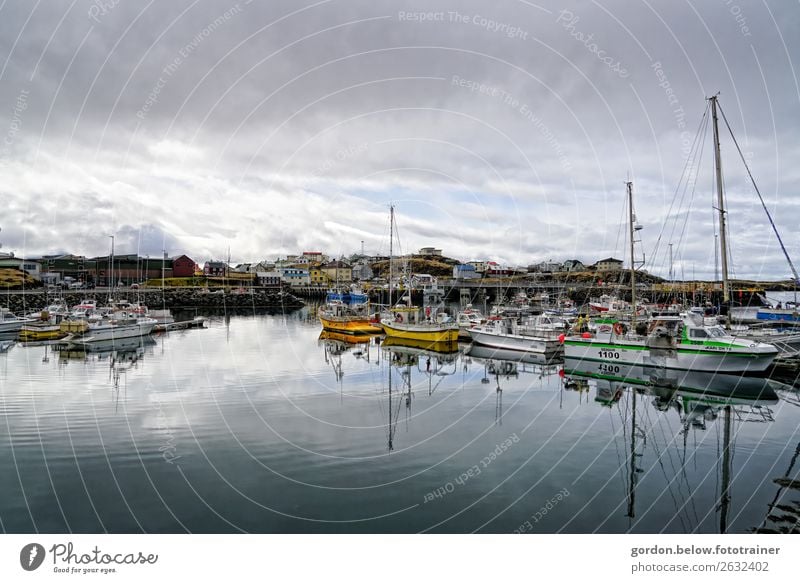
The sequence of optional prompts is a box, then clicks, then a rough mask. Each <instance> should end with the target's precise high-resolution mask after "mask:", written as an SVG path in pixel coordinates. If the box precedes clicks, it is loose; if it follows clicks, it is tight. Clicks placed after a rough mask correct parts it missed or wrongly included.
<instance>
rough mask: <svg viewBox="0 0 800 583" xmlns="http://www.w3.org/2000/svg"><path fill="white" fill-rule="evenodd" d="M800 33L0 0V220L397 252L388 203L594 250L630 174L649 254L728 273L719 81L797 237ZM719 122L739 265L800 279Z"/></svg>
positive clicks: (255, 244)
mask: <svg viewBox="0 0 800 583" xmlns="http://www.w3.org/2000/svg"><path fill="white" fill-rule="evenodd" d="M799 56H800V4H798V3H797V2H794V1H792V2H771V3H766V2H757V1H750V0H730V1H729V0H718V1H715V0H711V1H702V2H700V1H694V2H689V1H681V0H679V1H676V2H654V1H653V0H642V1H634V2H630V1H626V0H603V1H599V2H568V3H566V4H564V3H555V2H529V1H527V0H500V1H499V2H493V3H488V2H485V1H471V0H458V1H456V0H424V1H423V0H418V1H413V0H408V1H406V0H395V1H390V0H363V1H357V0H318V1H313V0H312V1H306V0H272V1H270V2H268V3H267V2H257V1H253V2H249V1H248V0H240V1H239V2H231V1H230V0H227V1H216V0H171V1H169V2H167V1H160V2H158V1H150V2H142V1H139V2H134V1H132V0H94V1H88V0H74V1H68V0H53V1H46V2H43V1H41V0H39V1H33V0H0V205H1V207H0V208H2V214H0V228H2V231H0V242H1V243H2V244H3V250H4V251H9V250H14V251H15V252H16V253H17V254H18V255H28V256H36V255H39V254H44V253H56V252H62V251H68V252H73V253H79V254H87V255H94V254H100V253H105V252H107V250H108V247H109V241H110V240H109V238H108V235H109V234H114V235H115V237H116V249H117V251H118V252H120V253H123V252H124V253H136V252H139V253H141V254H142V255H144V254H150V255H157V254H160V253H161V252H162V251H161V250H162V249H166V250H167V252H168V253H170V255H175V254H179V253H187V254H189V255H191V256H192V257H193V258H194V259H195V260H197V261H201V262H202V261H204V260H206V259H210V258H223V257H225V256H226V255H227V253H228V248H230V253H231V257H232V259H233V260H234V261H250V260H256V259H262V258H274V257H277V256H279V255H280V254H286V253H293V252H297V251H303V250H316V249H320V250H324V251H327V252H329V253H331V254H340V253H344V254H349V253H351V252H354V251H357V250H358V249H360V247H361V241H364V246H365V249H366V251H367V252H376V253H377V252H384V253H385V252H386V251H387V250H388V207H389V204H390V202H393V203H394V204H395V206H396V213H397V224H398V228H399V239H400V244H401V245H402V247H403V250H404V251H407V250H414V249H416V248H418V247H421V246H428V245H433V246H436V247H441V248H442V249H443V250H444V252H445V254H447V255H450V256H453V257H458V258H461V259H463V260H469V259H478V258H481V259H484V258H488V259H495V260H498V261H501V262H504V263H511V264H523V265H526V264H528V263H531V262H534V261H541V260H547V259H567V258H578V259H581V260H583V261H586V262H594V261H596V260H597V259H600V258H603V257H606V256H609V255H615V256H617V257H622V256H623V254H624V253H625V245H626V243H625V237H624V228H623V227H624V222H623V220H624V212H625V206H624V205H625V181H626V180H628V179H630V180H632V181H633V184H634V192H635V203H634V204H635V209H636V213H637V218H638V220H639V222H640V223H641V224H642V225H643V227H644V228H643V230H642V231H641V238H642V243H641V245H640V246H639V251H638V252H639V253H641V252H644V253H645V256H646V259H647V268H648V269H650V270H651V271H653V272H657V273H662V274H665V273H666V272H667V270H668V260H667V255H668V253H667V252H666V250H667V249H668V246H669V244H670V243H672V249H673V256H674V270H675V273H676V274H677V275H678V276H680V275H681V274H683V275H684V276H685V277H687V278H689V277H691V276H692V274H695V275H696V276H697V277H704V276H710V275H712V274H713V272H714V230H715V226H716V225H715V222H714V215H715V212H716V211H715V210H714V204H713V198H712V197H713V195H714V185H713V181H712V180H713V166H712V163H713V154H712V151H711V149H710V148H711V143H712V140H711V138H710V136H709V135H708V131H705V132H700V133H699V134H698V127H700V126H701V125H703V126H705V124H701V120H702V119H703V115H704V113H705V111H706V106H707V102H706V97H708V96H710V95H713V94H716V93H717V92H719V94H720V103H721V105H722V108H723V110H724V112H725V113H726V116H727V119H728V121H729V122H730V124H731V126H732V128H733V131H734V133H735V135H736V137H737V139H738V140H739V144H740V146H741V148H742V150H743V152H744V153H745V156H746V158H747V159H748V160H749V163H750V165H751V169H752V171H753V175H754V176H755V178H756V181H757V183H758V185H759V188H760V190H761V193H762V194H763V196H764V199H765V201H766V203H767V206H768V208H769V209H770V211H771V212H772V213H773V215H774V218H775V221H776V223H777V225H778V229H779V231H780V233H781V235H782V237H783V239H784V242H785V244H786V246H787V249H788V252H789V254H790V255H792V256H800V234H799V233H798V229H797V224H798V218H800V196H798V195H799V194H800V163H799V162H800V145H799V144H798V139H797V136H798V135H800V88H799V86H798V72H797V71H796V69H795V64H797V62H798V60H799V59H798V57H799ZM722 129H723V133H722V140H721V141H722V152H723V170H724V174H725V176H724V183H725V186H726V196H727V206H728V209H729V211H730V212H729V220H730V225H729V227H730V236H731V247H732V249H731V251H732V271H733V273H734V274H735V275H737V276H742V277H744V276H753V277H758V276H760V277H776V278H784V277H788V276H789V274H790V271H789V269H788V266H787V262H786V260H785V259H784V257H783V255H782V253H781V250H780V247H779V246H778V244H777V241H776V239H775V237H774V236H773V234H772V232H771V229H770V227H769V223H768V221H767V219H766V215H765V213H764V211H763V209H762V208H761V205H760V203H759V201H758V198H757V196H756V194H755V192H754V191H753V189H752V188H751V187H750V185H749V182H748V180H747V175H746V173H745V170H744V167H743V165H742V164H741V162H739V161H738V157H737V155H736V151H735V147H734V146H733V144H732V142H731V140H730V136H729V135H728V134H727V130H726V129H725V128H724V124H723V127H722ZM696 135H699V137H698V140H699V142H698V143H702V144H703V148H701V154H698V155H695V156H691V158H692V160H693V162H694V163H695V164H692V165H691V166H692V171H691V172H689V180H688V184H687V183H686V179H685V176H684V167H685V165H686V162H687V155H689V151H690V150H691V146H692V144H693V143H694V141H695V137H696ZM682 181H683V182H682ZM676 193H677V194H676ZM798 262H800V257H798Z"/></svg>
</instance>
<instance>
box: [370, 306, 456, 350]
mask: <svg viewBox="0 0 800 583" xmlns="http://www.w3.org/2000/svg"><path fill="white" fill-rule="evenodd" d="M381 327H382V328H383V331H384V332H385V333H386V336H387V337H388V338H399V339H403V340H420V341H423V342H458V330H459V328H458V324H456V323H455V322H453V321H445V320H443V319H440V318H439V319H435V318H432V317H431V316H430V315H429V314H428V315H426V314H424V313H423V311H422V310H421V309H420V308H417V307H414V306H396V307H394V308H392V310H391V317H389V318H384V319H383V320H381Z"/></svg>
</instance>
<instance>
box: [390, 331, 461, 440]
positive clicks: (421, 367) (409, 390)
mask: <svg viewBox="0 0 800 583" xmlns="http://www.w3.org/2000/svg"><path fill="white" fill-rule="evenodd" d="M382 350H383V355H384V358H385V359H386V361H387V362H388V363H389V374H388V399H389V407H388V413H389V419H388V423H387V446H388V448H389V451H392V450H394V440H395V434H396V433H397V422H398V420H399V418H400V411H401V409H402V408H404V409H405V413H406V424H408V421H409V419H410V417H411V404H412V402H413V400H414V384H413V377H414V374H415V371H416V374H417V375H422V377H423V382H424V385H422V386H424V387H425V390H427V393H428V396H431V395H433V394H434V393H435V392H436V389H437V388H438V387H439V385H440V384H441V382H442V380H444V378H445V377H448V376H451V375H453V374H455V373H456V370H457V363H458V356H459V354H460V352H459V347H458V342H431V341H428V340H417V339H410V338H393V337H387V338H386V339H385V340H384V341H383V344H382ZM398 387H399V388H398Z"/></svg>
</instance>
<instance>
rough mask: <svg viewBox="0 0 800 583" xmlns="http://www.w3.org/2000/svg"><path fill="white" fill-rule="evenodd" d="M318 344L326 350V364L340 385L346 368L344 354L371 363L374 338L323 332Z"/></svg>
mask: <svg viewBox="0 0 800 583" xmlns="http://www.w3.org/2000/svg"><path fill="white" fill-rule="evenodd" d="M317 342H318V343H319V344H320V345H321V346H322V347H323V348H324V349H325V362H326V363H328V364H329V365H331V368H333V373H334V375H336V380H337V381H338V382H340V383H341V381H342V377H344V368H343V367H342V355H343V354H345V353H347V352H351V354H352V355H353V356H354V357H355V358H357V359H364V360H366V361H367V362H371V354H370V348H371V347H372V345H373V337H372V336H367V335H358V336H356V335H353V334H344V333H341V332H330V331H328V330H323V331H322V332H320V335H319V338H318V339H317Z"/></svg>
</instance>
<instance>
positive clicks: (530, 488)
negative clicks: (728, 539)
mask: <svg viewBox="0 0 800 583" xmlns="http://www.w3.org/2000/svg"><path fill="white" fill-rule="evenodd" d="M320 336H321V335H320V325H319V322H318V320H317V319H316V317H315V315H314V314H313V309H312V308H304V309H301V310H298V311H295V312H292V313H290V314H285V315H284V314H250V315H227V316H225V315H220V314H217V315H211V316H209V318H208V320H207V327H206V328H205V329H199V330H183V331H176V332H170V333H168V334H165V335H156V336H152V337H149V338H147V339H138V340H135V341H133V342H129V344H128V345H126V346H114V347H108V349H107V350H103V347H99V348H100V350H98V351H92V352H63V351H62V352H59V351H56V350H54V349H53V347H51V346H48V345H41V344H40V345H22V344H16V345H14V346H12V347H11V348H10V349H8V351H7V352H4V353H1V354H0V410H1V411H2V414H1V419H0V492H2V493H3V496H2V497H0V528H2V531H3V532H14V533H32V532H57V533H67V532H72V533H104V532H109V533H138V532H158V533H182V532H195V533H211V532H261V533H306V532H313V533H362V532H382V533H405V532H455V533H462V532H496V533H510V532H533V533H554V532H569V533H591V532H604V533H621V532H640V533H660V532H669V533H683V532H698V533H714V532H720V531H723V532H739V533H744V532H751V531H753V530H756V529H761V530H766V531H780V530H781V529H782V528H784V527H786V525H791V524H793V523H792V521H795V522H796V519H797V516H798V514H797V509H798V500H800V492H798V486H800V482H799V481H798V476H797V473H798V466H797V464H796V461H797V457H798V452H800V407H799V406H798V405H800V400H799V399H798V396H797V393H796V392H795V390H794V388H793V387H792V386H791V385H778V384H775V385H774V386H773V387H772V388H774V389H775V390H774V394H772V395H771V396H768V397H766V396H764V397H763V398H752V395H750V396H747V397H743V398H740V399H736V400H733V401H726V400H724V399H717V400H716V401H704V400H703V399H699V398H688V397H686V396H684V398H683V402H680V401H673V402H671V403H670V404H669V405H668V406H663V405H664V399H663V395H658V394H655V393H653V392H652V391H651V390H650V389H649V388H648V387H647V386H640V387H638V388H633V386H632V385H625V384H620V383H607V382H604V381H595V380H591V381H589V380H581V381H580V382H576V381H575V380H574V379H572V378H571V377H570V375H568V374H567V375H565V374H564V371H563V366H562V364H561V363H558V362H548V361H545V360H544V359H536V358H528V359H525V360H523V361H519V360H518V359H513V358H506V357H502V358H500V357H498V356H497V355H493V354H491V353H488V352H487V351H481V350H475V349H467V348H465V346H463V345H462V346H461V347H460V348H459V351H458V352H454V353H445V354H437V353H430V352H425V351H422V350H419V349H417V348H414V347H402V346H401V347H384V346H383V345H382V344H381V343H380V342H378V341H377V340H376V339H372V340H371V341H369V342H366V343H352V342H349V341H348V340H347V339H343V338H339V337H328V338H325V337H322V338H321V337H320ZM501 356H503V355H501ZM713 382H714V381H711V383H712V384H713ZM712 388H713V387H712ZM698 404H699V405H702V406H698ZM781 517H783V518H781Z"/></svg>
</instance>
